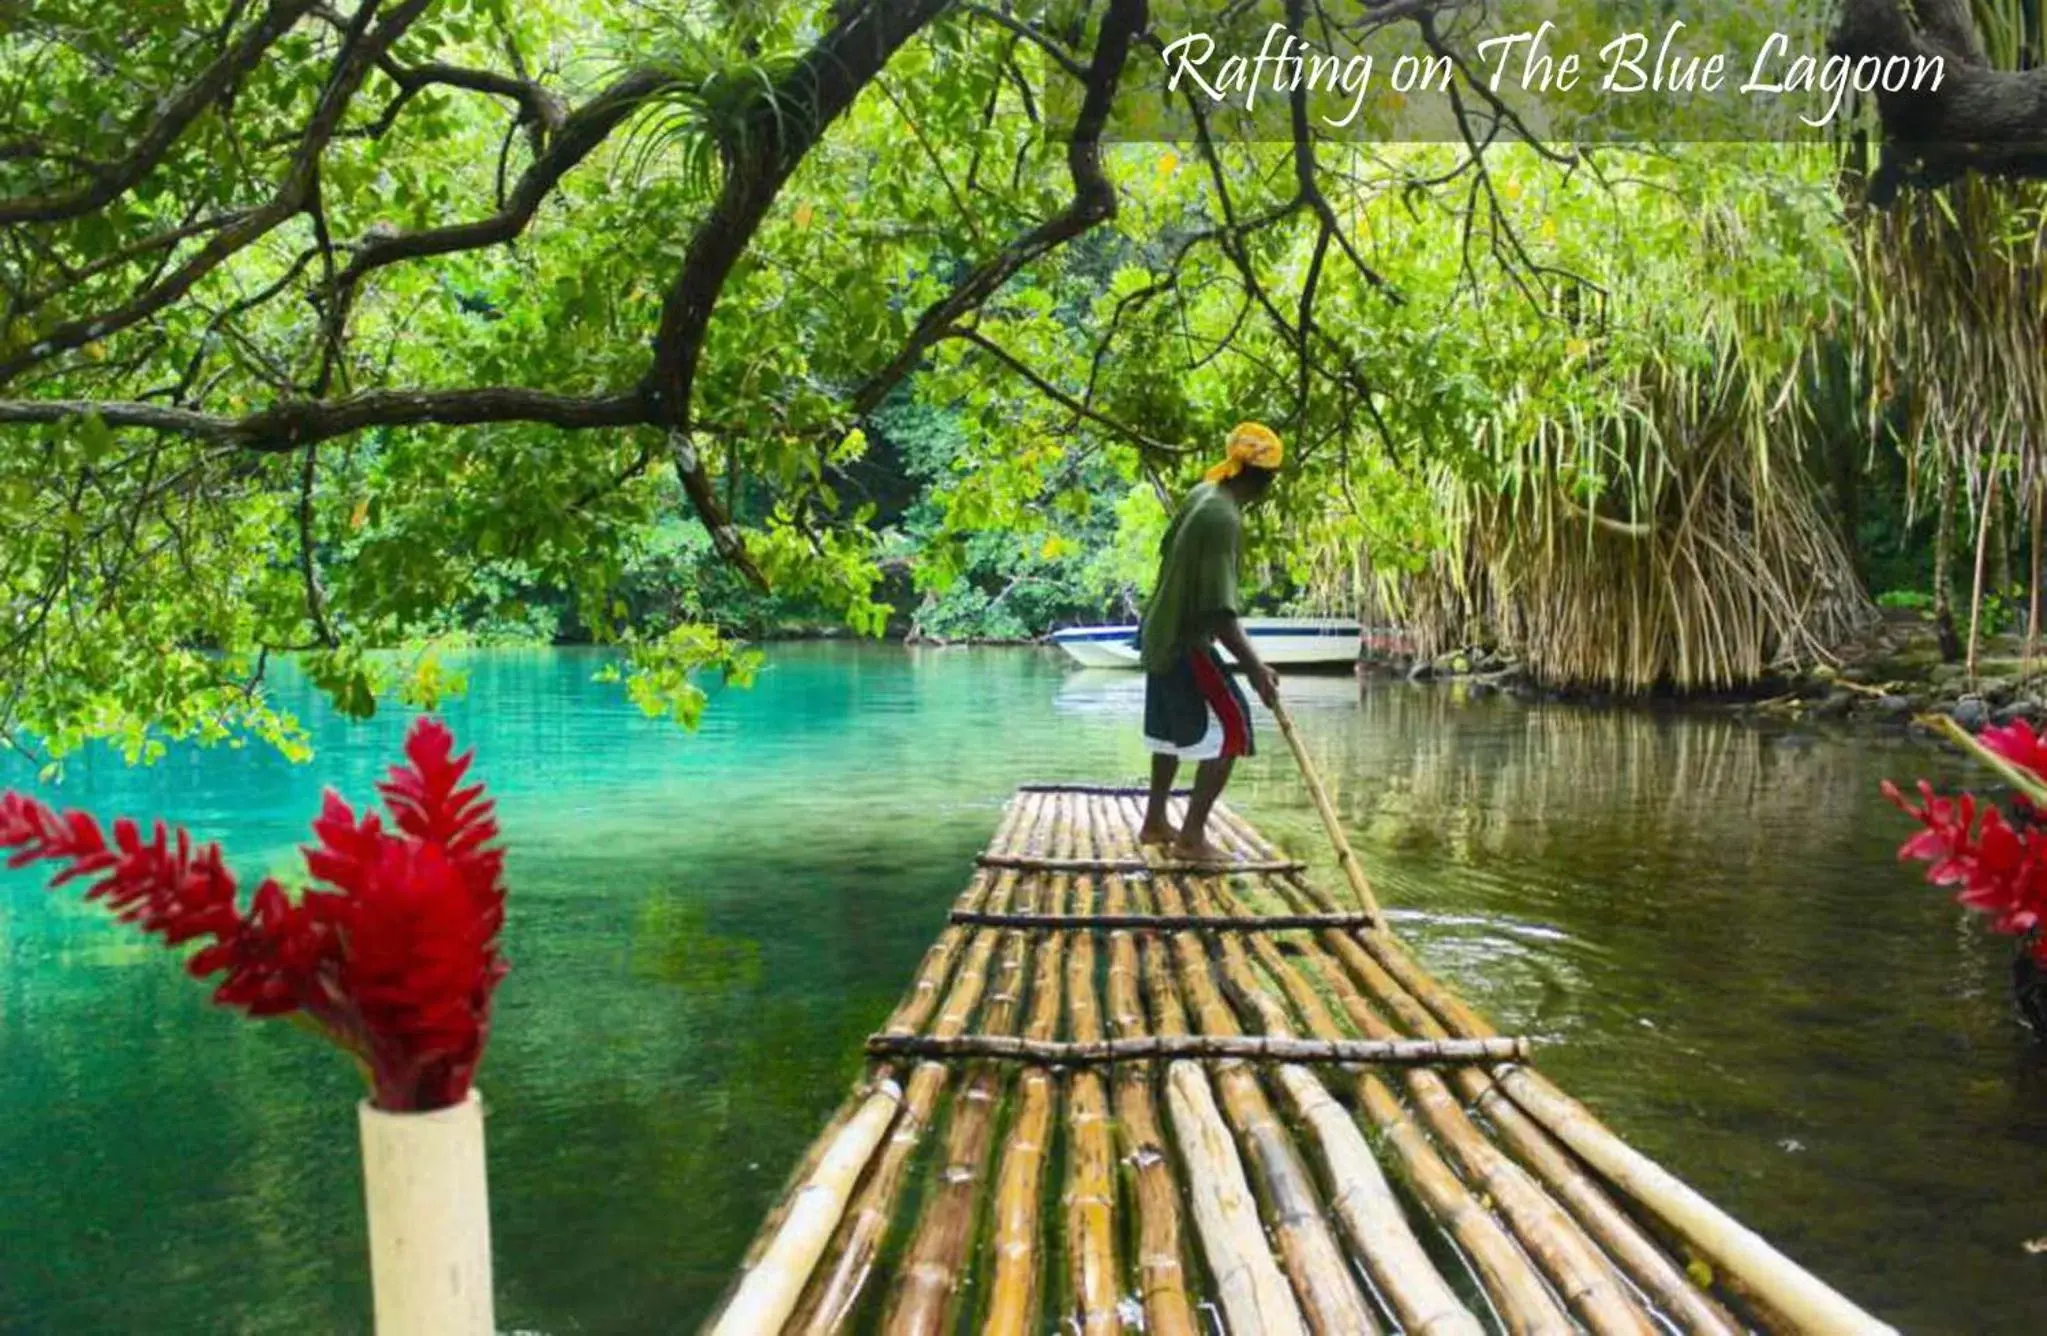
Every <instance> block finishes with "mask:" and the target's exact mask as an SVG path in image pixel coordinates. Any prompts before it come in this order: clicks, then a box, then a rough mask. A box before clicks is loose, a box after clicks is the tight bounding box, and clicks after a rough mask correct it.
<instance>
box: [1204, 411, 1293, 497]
mask: <svg viewBox="0 0 2047 1336" xmlns="http://www.w3.org/2000/svg"><path fill="white" fill-rule="evenodd" d="M1228 448H1229V458H1227V459H1225V460H1223V462H1222V463H1220V464H1217V465H1216V466H1215V467H1214V468H1212V469H1210V470H1209V471H1208V472H1207V473H1206V474H1205V475H1203V476H1204V477H1206V479H1207V480H1208V481H1209V482H1221V481H1222V480H1223V479H1225V478H1234V477H1236V476H1237V475H1238V474H1239V473H1242V472H1243V471H1244V466H1245V465H1246V464H1249V465H1251V466H1252V467H1254V468H1261V469H1277V468H1278V467H1279V461H1280V459H1281V458H1282V457H1283V456H1284V455H1285V454H1286V447H1284V446H1282V445H1281V444H1280V443H1279V435H1278V433H1276V432H1274V431H1273V429H1272V428H1270V427H1268V426H1266V425H1265V424H1264V423H1262V422H1240V423H1238V424H1237V427H1236V430H1234V431H1232V432H1231V433H1230V440H1229V447H1228Z"/></svg>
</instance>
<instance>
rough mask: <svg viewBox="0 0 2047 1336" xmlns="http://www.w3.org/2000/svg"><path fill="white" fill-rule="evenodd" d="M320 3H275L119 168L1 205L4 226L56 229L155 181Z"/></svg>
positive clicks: (101, 169) (168, 106)
mask: <svg viewBox="0 0 2047 1336" xmlns="http://www.w3.org/2000/svg"><path fill="white" fill-rule="evenodd" d="M313 4H314V0H271V4H270V7H269V8H268V9H266V10H265V11H264V12H263V17H262V19H261V20H260V21H259V22H258V23H257V24H256V26H255V27H253V28H251V29H249V31H248V32H247V33H246V34H244V36H243V37H242V40H241V41H240V42H238V43H236V44H235V46H234V47H233V48H232V49H230V50H228V51H226V52H224V53H222V55H221V56H220V57H219V58H218V59H216V60H215V61H214V62H213V63H212V64H211V65H208V66H207V67H206V69H205V70H204V71H203V72H201V74H200V75H199V77H198V78H196V79H194V80H193V81H192V82H191V83H189V84H187V85H185V87H184V88H182V89H181V90H179V91H178V93H177V94H176V95H174V96H173V97H172V98H171V99H170V100H169V101H168V102H166V103H164V104H163V109H162V110H161V111H160V112H158V113H157V116H156V119H155V120H153V121H152V122H150V124H149V127H148V128H147V129H146V130H145V131H144V132H143V134H142V139H141V141H140V142H139V143H137V144H136V145H135V147H134V148H133V149H132V150H130V151H129V153H128V156H126V157H125V158H122V159H121V160H120V161H119V162H115V163H109V164H106V165H104V166H95V167H92V168H90V169H89V170H90V171H91V174H92V176H93V178H94V179H93V182H92V184H91V185H88V186H85V187H83V188H81V189H78V190H74V191H72V192H70V193H69V194H63V195H26V196H18V197H15V198H12V199H0V225H5V224H9V223H53V222H60V221H62V220H64V219H66V218H76V217H78V216H80V215H81V214H87V213H91V212H92V211H93V210H95V209H99V208H103V207H104V206H106V205H108V204H110V203H112V202H113V201H114V200H116V199H119V198H120V197H121V196H122V195H124V194H126V193H127V192H128V191H129V190H131V189H132V188H134V186H135V184H136V183H137V182H139V181H141V180H142V178H143V177H145V176H147V175H149V172H150V169H151V168H153V167H155V166H156V164H157V163H158V162H160V161H161V160H162V159H163V155H164V154H166V153H168V152H169V151H170V148H171V145H173V144H175V143H177V142H178V137H179V136H180V135H182V134H184V133H185V130H186V128H187V127H189V126H190V125H191V124H192V122H193V121H195V120H197V119H198V118H199V116H200V114H201V113H203V112H204V111H205V110H206V109H207V108H208V107H210V106H212V105H213V104H214V103H215V102H216V101H218V100H219V99H220V97H221V96H222V95H223V94H225V93H226V92H227V91H228V90H229V89H230V88H232V87H233V86H234V85H235V84H236V83H237V82H239V81H240V80H241V78H242V76H243V75H245V74H247V73H248V72H249V71H250V70H252V69H254V68H255V67H256V64H257V62H258V61H260V60H262V58H263V53H264V52H266V51H268V50H269V49H270V47H271V46H272V45H273V44H274V43H275V42H276V41H277V40H278V38H280V37H282V36H284V34H285V33H286V32H287V31H289V30H290V28H291V26H292V25H293V24H295V23H297V22H298V21H299V19H301V18H302V17H304V16H305V14H306V13H307V11H309V10H311V9H312V8H313Z"/></svg>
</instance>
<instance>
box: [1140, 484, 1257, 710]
mask: <svg viewBox="0 0 2047 1336" xmlns="http://www.w3.org/2000/svg"><path fill="white" fill-rule="evenodd" d="M1243 543H1244V516H1243V512H1242V511H1240V510H1238V509H1237V501H1236V498H1235V497H1233V496H1231V495H1230V494H1229V493H1228V492H1227V491H1225V490H1224V489H1222V488H1220V487H1217V486H1216V485H1215V484H1213V483H1206V482H1205V483H1202V484H1201V485H1200V486H1198V487H1196V488H1195V489H1194V490H1193V491H1191V492H1189V493H1188V494H1187V499H1186V501H1184V502H1182V503H1181V505H1180V512H1179V513H1178V514H1177V515H1175V516H1173V522H1172V524H1170V525H1169V526H1167V528H1166V536H1165V540H1164V541H1163V542H1161V543H1160V544H1159V578H1158V582H1157V583H1156V584H1154V585H1153V586H1152V592H1151V602H1150V603H1149V604H1148V605H1146V607H1145V610H1144V625H1143V627H1142V629H1141V630H1140V632H1139V643H1140V645H1141V648H1142V658H1143V661H1144V670H1145V671H1146V672H1148V673H1157V672H1163V671H1164V670H1165V669H1167V668H1169V667H1171V666H1172V664H1173V661H1174V660H1175V659H1177V658H1179V657H1180V656H1181V655H1182V654H1185V653H1186V652H1187V651H1188V650H1190V649H1193V648H1195V647H1196V646H1199V645H1205V644H1207V643H1208V641H1209V638H1210V637H1211V636H1213V635H1214V634H1215V625H1216V618H1217V614H1219V613H1224V612H1232V613H1233V612H1235V611H1237V558H1238V554H1239V553H1240V552H1241V551H1242V549H1243Z"/></svg>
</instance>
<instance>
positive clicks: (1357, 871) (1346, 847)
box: [1272, 700, 1379, 918]
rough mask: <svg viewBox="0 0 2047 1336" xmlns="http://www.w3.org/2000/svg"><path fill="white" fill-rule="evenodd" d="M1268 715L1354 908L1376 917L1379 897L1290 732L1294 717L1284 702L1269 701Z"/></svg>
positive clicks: (1305, 752)
mask: <svg viewBox="0 0 2047 1336" xmlns="http://www.w3.org/2000/svg"><path fill="white" fill-rule="evenodd" d="M1272 717H1273V718H1274V719H1277V720H1278V721H1279V731H1280V733H1281V735H1282V736H1284V737H1285V738H1286V745H1287V746H1288V747H1290V748H1292V749H1293V753H1294V764H1295V765H1298V766H1299V767H1300V768H1301V779H1302V781H1303V782H1304V783H1306V784H1307V786H1308V796H1309V797H1310V798H1312V799H1313V800H1314V802H1315V811H1316V814H1317V815H1319V816H1320V817H1321V818H1322V829H1323V830H1325V831H1327V832H1328V833H1329V842H1330V844H1332V845H1334V846H1335V847H1336V863H1337V866H1338V867H1340V868H1342V869H1343V877H1344V880H1345V881H1347V882H1349V883H1350V889H1351V894H1352V895H1354V896H1356V897H1357V902H1358V908H1359V909H1360V910H1363V911H1364V912H1365V913H1367V914H1370V915H1371V916H1372V917H1373V918H1378V917H1379V899H1378V897H1377V896H1375V895H1373V894H1372V883H1371V882H1369V881H1367V880H1366V879H1365V869H1364V868H1363V867H1362V866H1361V865H1360V864H1359V863H1358V856H1357V854H1356V853H1355V852H1354V851H1353V850H1352V849H1351V847H1350V840H1349V839H1348V838H1347V837H1346V836H1345V835H1344V833H1343V822H1341V821H1339V820H1338V819H1337V816H1336V807H1335V806H1334V805H1333V804H1332V803H1331V802H1330V801H1329V793H1328V790H1326V789H1324V788H1323V787H1322V776H1320V775H1319V774H1317V773H1316V772H1315V763H1314V762H1313V761H1310V760H1309V759H1308V749H1307V748H1306V747H1305V746H1303V745H1302V743H1301V737H1300V734H1298V733H1296V732H1295V731H1294V718H1293V715H1291V714H1290V713H1288V712H1287V708H1286V702H1285V701H1283V700H1274V701H1273V703H1272Z"/></svg>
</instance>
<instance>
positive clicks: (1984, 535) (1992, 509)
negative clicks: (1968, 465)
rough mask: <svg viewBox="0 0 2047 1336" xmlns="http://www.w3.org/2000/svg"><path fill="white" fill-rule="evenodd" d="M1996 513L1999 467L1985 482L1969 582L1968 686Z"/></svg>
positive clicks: (1979, 632) (1972, 676)
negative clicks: (1985, 558) (1986, 551)
mask: <svg viewBox="0 0 2047 1336" xmlns="http://www.w3.org/2000/svg"><path fill="white" fill-rule="evenodd" d="M1996 513H1997V468H1996V466H1995V465H1994V464H1993V465H1992V466H1991V470H1990V472H1989V473H1988V474H1986V475H1985V476H1984V479H1983V505H1982V510H1981V513H1979V514H1978V515H1977V517H1976V570H1975V574H1974V576H1973V577H1972V578H1971V580H1970V582H1969V666H1968V671H1969V683H1970V685H1971V686H1973V685H1975V682H1976V648H1977V645H1978V644H1979V642H1980V641H1981V638H1982V633H1983V549H1984V547H1985V546H1986V545H1987V544H1988V543H1989V542H1990V520H1991V517H1992V516H1994V515H1995V514H1996Z"/></svg>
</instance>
